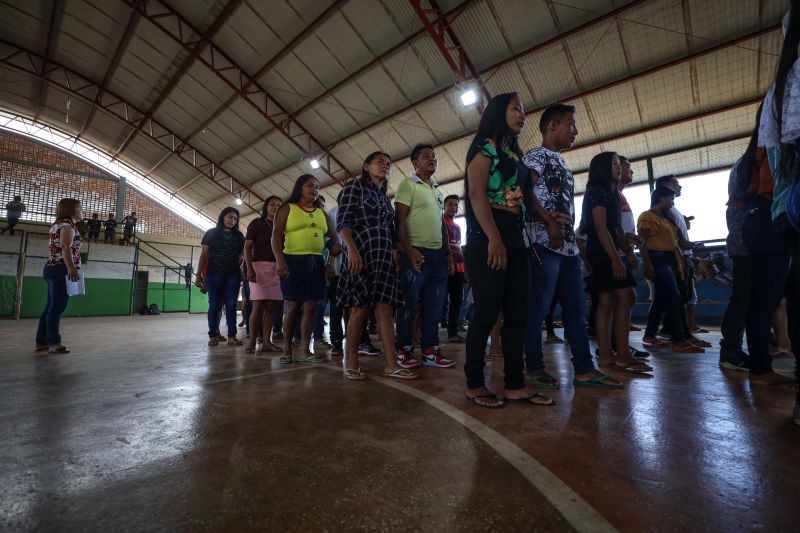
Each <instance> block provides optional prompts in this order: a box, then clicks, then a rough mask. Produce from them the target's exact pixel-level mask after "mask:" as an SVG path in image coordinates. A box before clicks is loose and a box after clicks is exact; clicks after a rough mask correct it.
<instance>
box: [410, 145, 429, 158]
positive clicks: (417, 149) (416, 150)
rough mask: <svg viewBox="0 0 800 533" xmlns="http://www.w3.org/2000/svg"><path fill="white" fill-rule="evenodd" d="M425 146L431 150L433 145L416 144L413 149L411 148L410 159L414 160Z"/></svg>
mask: <svg viewBox="0 0 800 533" xmlns="http://www.w3.org/2000/svg"><path fill="white" fill-rule="evenodd" d="M426 148H430V149H431V150H433V145H432V144H424V143H419V144H418V145H416V146H415V147H414V149H413V150H411V160H412V161H416V160H417V159H419V154H420V152H422V151H423V150H424V149H426Z"/></svg>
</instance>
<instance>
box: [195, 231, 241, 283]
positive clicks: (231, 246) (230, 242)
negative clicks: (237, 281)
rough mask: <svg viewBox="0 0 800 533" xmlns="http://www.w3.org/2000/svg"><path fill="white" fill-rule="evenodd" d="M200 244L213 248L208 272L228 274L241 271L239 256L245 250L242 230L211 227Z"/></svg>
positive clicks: (207, 268)
mask: <svg viewBox="0 0 800 533" xmlns="http://www.w3.org/2000/svg"><path fill="white" fill-rule="evenodd" d="M200 244H202V245H205V246H208V247H209V248H210V249H211V257H209V258H208V266H207V267H206V274H211V275H227V274H236V273H237V272H239V257H240V256H241V255H242V250H244V235H242V233H241V232H240V231H236V232H233V231H224V230H218V229H217V228H211V229H210V230H208V231H207V232H206V234H205V235H203V240H202V241H201V242H200Z"/></svg>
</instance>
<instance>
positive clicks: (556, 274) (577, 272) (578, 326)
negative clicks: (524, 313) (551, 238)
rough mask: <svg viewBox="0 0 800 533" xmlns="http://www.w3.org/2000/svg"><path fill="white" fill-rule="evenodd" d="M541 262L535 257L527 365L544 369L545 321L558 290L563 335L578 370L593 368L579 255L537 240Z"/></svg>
mask: <svg viewBox="0 0 800 533" xmlns="http://www.w3.org/2000/svg"><path fill="white" fill-rule="evenodd" d="M534 246H535V247H536V253H537V254H539V258H540V259H541V264H539V263H538V262H537V261H536V260H535V259H534V260H533V261H532V265H533V266H532V269H531V270H532V272H533V274H532V276H531V290H530V293H529V302H530V310H531V311H530V312H531V315H530V319H529V321H528V332H527V335H526V337H525V366H526V368H527V369H528V372H536V371H538V370H544V355H543V353H542V322H544V317H545V316H546V315H547V314H548V313H549V312H550V306H551V305H552V303H553V298H554V297H555V295H556V292H558V302H559V303H560V304H561V318H562V321H563V322H564V335H565V336H566V338H567V340H568V341H569V348H570V350H571V351H572V366H573V368H574V369H575V374H576V375H579V374H586V373H587V372H591V371H592V370H594V361H593V360H592V352H591V351H590V348H589V335H588V334H587V332H586V318H585V313H586V300H585V296H584V291H583V283H582V278H581V258H580V256H577V255H574V256H567V255H562V254H559V253H556V252H554V251H552V250H550V249H548V248H545V247H544V246H540V245H538V244H534Z"/></svg>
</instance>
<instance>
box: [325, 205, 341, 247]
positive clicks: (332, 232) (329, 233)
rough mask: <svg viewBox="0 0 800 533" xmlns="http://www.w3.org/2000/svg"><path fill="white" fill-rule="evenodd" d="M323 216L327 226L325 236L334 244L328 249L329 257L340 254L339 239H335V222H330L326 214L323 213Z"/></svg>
mask: <svg viewBox="0 0 800 533" xmlns="http://www.w3.org/2000/svg"><path fill="white" fill-rule="evenodd" d="M323 214H324V215H325V223H326V224H327V225H328V231H327V233H326V236H327V237H328V238H329V239H331V240H332V241H333V242H334V243H335V244H333V245H332V246H331V248H330V252H331V255H339V254H341V253H342V247H341V246H339V239H338V238H337V237H336V228H335V227H334V225H335V221H332V220H331V217H330V216H328V213H325V212H324V211H323Z"/></svg>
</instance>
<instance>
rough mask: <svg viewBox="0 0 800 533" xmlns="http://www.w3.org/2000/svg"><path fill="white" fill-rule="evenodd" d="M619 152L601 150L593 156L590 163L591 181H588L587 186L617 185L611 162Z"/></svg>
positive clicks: (608, 186)
mask: <svg viewBox="0 0 800 533" xmlns="http://www.w3.org/2000/svg"><path fill="white" fill-rule="evenodd" d="M615 155H616V156H617V157H619V156H618V155H617V152H600V153H599V154H597V155H596V156H594V157H593V158H592V161H591V162H590V163H589V181H587V182H586V187H592V186H600V187H607V188H609V189H611V188H614V187H615V186H616V180H615V179H614V175H613V174H612V173H611V163H612V162H613V161H614V156H615Z"/></svg>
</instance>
